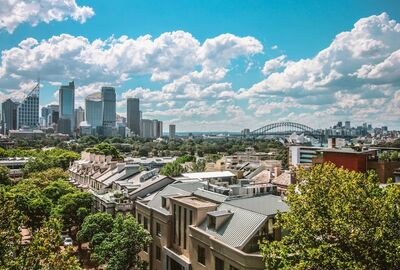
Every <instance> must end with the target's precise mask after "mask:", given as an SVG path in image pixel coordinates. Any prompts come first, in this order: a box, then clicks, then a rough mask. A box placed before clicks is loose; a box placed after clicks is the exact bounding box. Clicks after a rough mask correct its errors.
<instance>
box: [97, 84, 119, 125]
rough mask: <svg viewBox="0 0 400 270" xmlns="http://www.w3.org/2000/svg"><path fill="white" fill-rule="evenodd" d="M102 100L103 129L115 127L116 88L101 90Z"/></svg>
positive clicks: (103, 88)
mask: <svg viewBox="0 0 400 270" xmlns="http://www.w3.org/2000/svg"><path fill="white" fill-rule="evenodd" d="M101 100H102V102H103V127H105V128H107V127H111V128H113V127H115V124H116V114H117V111H116V110H117V108H116V96H115V88H114V87H102V88H101Z"/></svg>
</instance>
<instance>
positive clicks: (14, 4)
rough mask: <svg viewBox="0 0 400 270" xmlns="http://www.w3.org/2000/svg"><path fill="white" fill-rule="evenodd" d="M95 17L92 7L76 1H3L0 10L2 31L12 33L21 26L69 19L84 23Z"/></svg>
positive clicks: (0, 27)
mask: <svg viewBox="0 0 400 270" xmlns="http://www.w3.org/2000/svg"><path fill="white" fill-rule="evenodd" d="M93 15H94V11H93V9H92V8H91V7H87V6H78V4H77V3H76V2H75V0H3V1H1V8H0V30H1V29H5V30H7V31H8V32H9V33H12V32H13V31H14V30H15V29H16V28H17V27H18V26H19V25H20V24H22V23H29V24H31V25H33V26H36V25H37V24H38V23H40V22H45V23H49V22H51V21H62V20H66V19H68V18H71V19H73V20H74V21H79V22H80V23H84V22H85V21H86V20H87V19H88V18H90V17H92V16H93Z"/></svg>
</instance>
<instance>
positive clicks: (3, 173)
mask: <svg viewBox="0 0 400 270" xmlns="http://www.w3.org/2000/svg"><path fill="white" fill-rule="evenodd" d="M9 173H10V169H8V168H7V167H5V166H0V185H10V184H11V179H10V177H9V176H8V174H9Z"/></svg>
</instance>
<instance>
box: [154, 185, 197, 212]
mask: <svg viewBox="0 0 400 270" xmlns="http://www.w3.org/2000/svg"><path fill="white" fill-rule="evenodd" d="M202 186H203V184H202V183H200V182H191V183H176V184H170V185H168V186H166V187H165V188H164V189H163V190H161V191H160V192H158V193H157V194H156V195H155V196H154V197H153V199H151V200H150V201H149V202H148V203H147V206H148V207H151V208H153V209H156V210H158V211H159V212H161V213H163V214H169V211H168V210H166V209H164V208H163V207H162V202H161V198H162V197H163V196H168V195H176V196H179V195H183V196H188V195H191V194H192V193H193V192H194V191H195V190H197V189H198V188H200V187H202Z"/></svg>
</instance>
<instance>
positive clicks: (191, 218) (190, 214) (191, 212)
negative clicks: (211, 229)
mask: <svg viewBox="0 0 400 270" xmlns="http://www.w3.org/2000/svg"><path fill="white" fill-rule="evenodd" d="M192 223H193V211H192V210H190V211H189V224H190V225H192Z"/></svg>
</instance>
